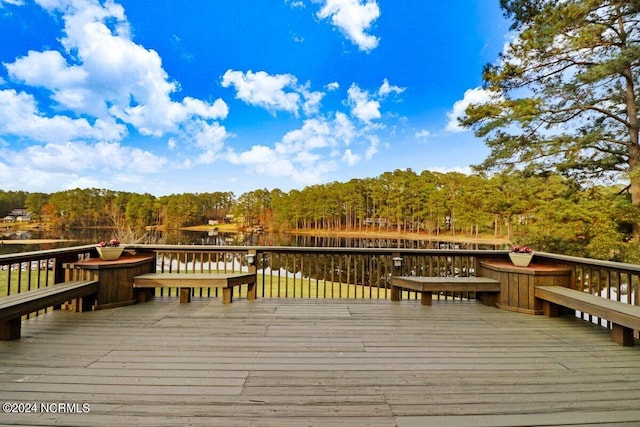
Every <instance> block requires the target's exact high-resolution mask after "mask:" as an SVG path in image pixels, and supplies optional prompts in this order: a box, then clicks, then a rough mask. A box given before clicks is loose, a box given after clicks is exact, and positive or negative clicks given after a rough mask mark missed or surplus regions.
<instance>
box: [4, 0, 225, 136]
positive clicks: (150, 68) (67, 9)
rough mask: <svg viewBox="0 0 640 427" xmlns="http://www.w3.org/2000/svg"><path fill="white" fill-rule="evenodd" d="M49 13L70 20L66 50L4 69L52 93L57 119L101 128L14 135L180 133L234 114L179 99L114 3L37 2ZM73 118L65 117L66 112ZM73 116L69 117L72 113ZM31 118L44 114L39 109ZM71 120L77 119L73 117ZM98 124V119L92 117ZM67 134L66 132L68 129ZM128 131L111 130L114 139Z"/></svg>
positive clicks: (209, 104) (13, 77) (33, 54)
mask: <svg viewBox="0 0 640 427" xmlns="http://www.w3.org/2000/svg"><path fill="white" fill-rule="evenodd" d="M37 3H38V4H39V5H40V6H42V7H43V8H45V9H47V10H48V11H49V12H51V13H53V12H61V13H62V14H63V19H62V21H61V22H64V29H63V37H62V38H61V39H60V43H61V47H62V49H61V51H54V50H48V51H42V52H35V51H30V52H29V53H28V54H27V55H26V56H23V57H21V58H17V59H16V60H15V61H14V62H13V63H9V64H4V65H5V66H6V68H7V70H8V73H9V77H10V78H11V80H13V81H17V82H20V83H23V84H25V85H27V86H31V87H38V88H43V89H45V91H48V92H49V93H50V94H51V96H50V101H51V106H50V107H51V110H55V111H59V113H58V115H57V116H53V117H50V120H51V121H55V122H59V123H67V122H70V123H74V124H76V125H80V123H81V122H80V120H81V119H75V118H76V117H80V116H82V117H86V118H87V119H86V120H85V123H86V124H87V125H88V126H89V127H91V126H95V125H98V124H102V126H101V127H100V128H99V129H97V130H94V131H93V135H90V134H91V133H92V132H90V131H88V130H82V129H80V131H79V132H78V134H77V135H75V136H69V132H66V133H64V132H63V133H61V134H58V135H56V134H55V132H52V131H50V132H47V136H46V137H45V138H44V139H43V137H42V136H38V135H34V134H33V132H32V133H27V134H25V133H23V132H20V131H19V130H16V131H14V134H15V135H17V136H20V137H23V136H26V137H31V138H34V139H38V140H41V141H48V140H50V139H52V138H56V139H57V140H58V141H60V140H68V139H74V138H76V137H86V138H93V139H96V140H99V139H100V136H101V134H102V133H103V132H104V130H105V128H104V124H105V123H109V124H110V125H111V124H116V123H117V122H120V123H119V124H117V125H116V127H119V128H122V127H123V125H122V123H124V124H127V125H130V126H132V127H134V128H135V129H136V130H137V131H138V132H139V133H140V134H142V135H153V136H164V135H165V134H167V133H173V134H181V133H183V132H184V129H188V128H189V126H188V123H189V122H190V121H192V120H193V121H198V120H209V121H214V120H218V119H223V118H225V117H226V115H227V113H228V108H227V106H226V104H225V103H224V101H222V100H220V99H218V100H216V101H214V102H207V101H202V100H197V99H193V98H188V97H187V98H184V99H183V100H181V101H174V100H172V99H171V96H172V95H173V94H175V93H176V91H177V90H178V85H177V84H176V83H175V82H172V81H170V79H169V77H168V75H167V73H166V72H165V70H164V69H163V68H162V60H161V58H160V56H159V55H158V54H157V52H155V51H153V50H150V49H146V48H144V47H143V46H140V45H138V44H136V43H134V42H133V41H132V39H131V37H130V29H129V24H128V22H127V20H126V17H125V14H124V9H123V7H122V6H121V5H119V4H116V3H114V2H105V3H104V4H101V3H100V2H98V1H97V0H73V1H68V0H37ZM63 112H65V113H66V114H69V116H68V117H65V116H64V115H63V114H65V113H63ZM67 112H68V113H67ZM32 114H33V115H34V117H33V119H34V120H36V121H37V120H38V118H42V116H43V114H42V111H38V110H37V109H36V108H34V109H33V111H32ZM70 117H74V119H71V118H70ZM91 118H93V120H92V119H91ZM67 128H68V126H67ZM125 134H126V132H124V131H122V130H118V132H115V133H114V132H111V138H114V137H116V138H117V137H118V136H119V137H120V138H122V137H124V135H125Z"/></svg>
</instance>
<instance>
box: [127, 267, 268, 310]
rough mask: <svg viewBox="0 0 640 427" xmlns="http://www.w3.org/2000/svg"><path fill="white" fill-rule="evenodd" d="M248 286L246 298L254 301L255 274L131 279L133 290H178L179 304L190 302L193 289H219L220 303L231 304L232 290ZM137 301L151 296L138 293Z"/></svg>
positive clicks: (152, 275)
mask: <svg viewBox="0 0 640 427" xmlns="http://www.w3.org/2000/svg"><path fill="white" fill-rule="evenodd" d="M244 284H247V285H248V290H247V298H248V299H250V300H254V299H256V274H255V273H147V274H141V275H138V276H135V277H134V278H133V287H134V288H135V289H145V288H146V289H151V288H179V289H180V302H181V303H187V302H190V301H191V289H193V288H221V289H222V303H223V304H230V303H231V302H233V288H234V286H239V285H244ZM137 295H138V301H139V302H144V301H146V300H147V299H149V298H151V297H152V296H153V294H149V293H145V292H138V293H137Z"/></svg>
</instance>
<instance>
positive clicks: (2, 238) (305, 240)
mask: <svg viewBox="0 0 640 427" xmlns="http://www.w3.org/2000/svg"><path fill="white" fill-rule="evenodd" d="M113 236H114V233H113V232H112V231H111V230H106V229H95V228H83V229H67V230H46V231H45V230H42V231H38V230H34V231H5V232H2V233H0V254H9V253H18V252H28V251H38V250H46V249H56V248H64V247H69V246H78V245H86V244H92V243H98V242H100V241H102V240H107V239H111V238H112V237H113ZM30 239H56V240H58V239H60V240H65V241H59V242H55V243H43V244H8V242H9V241H10V240H30ZM142 243H159V244H183V245H218V246H225V245H227V246H301V247H345V248H399V249H404V248H407V249H502V247H501V246H500V245H486V244H476V243H450V242H440V241H427V240H413V239H403V238H371V237H366V238H357V237H337V236H312V235H293V234H283V233H220V232H217V231H208V232H207V231H204V232H203V231H183V230H171V231H168V232H160V231H153V232H148V233H147V234H146V235H145V237H144V241H143V242H142Z"/></svg>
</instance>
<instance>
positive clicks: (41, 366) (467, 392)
mask: <svg viewBox="0 0 640 427" xmlns="http://www.w3.org/2000/svg"><path fill="white" fill-rule="evenodd" d="M212 300H213V301H212ZM175 301H176V300H175V299H172V298H158V299H156V300H154V301H151V302H148V303H144V304H138V305H134V306H129V307H120V308H116V309H112V310H103V311H96V312H90V313H82V314H80V315H78V314H70V313H65V312H53V313H49V314H46V315H44V316H40V317H38V318H35V319H30V320H27V321H25V322H23V339H21V340H19V341H13V342H2V343H0V360H2V361H3V362H2V364H0V401H3V402H6V401H9V402H11V401H17V402H33V401H39V402H87V403H89V404H90V408H91V411H90V412H89V413H87V414H42V413H41V414H0V424H12V423H13V424H19V423H23V424H29V425H51V424H55V423H57V424H63V425H70V426H83V425H86V426H89V425H106V426H110V425H112V426H116V425H118V426H119V425H139V426H147V425H159V426H168V425H212V426H222V425H224V426H246V425H260V426H298V425H314V426H362V425H371V426H396V425H398V426H401V427H402V426H414V425H416V426H417V425H419V426H423V425H438V426H440V425H443V426H446V425H455V426H464V425H474V426H477V425H492V426H508V425H554V426H561V425H574V424H576V423H577V424H580V423H583V424H588V423H593V424H597V423H609V424H615V423H623V422H627V423H640V410H639V409H638V406H637V402H638V399H640V347H638V346H636V347H621V346H618V345H616V344H614V343H612V342H611V341H610V337H609V333H608V332H607V331H606V330H605V329H603V328H599V327H597V326H594V325H589V324H588V323H586V322H583V321H581V320H579V319H573V318H568V317H563V318H546V317H542V316H529V315H526V314H520V313H513V312H506V311H501V310H498V309H496V308H494V307H487V306H484V305H482V304H480V303H477V302H458V301H456V302H452V301H447V302H443V303H439V302H437V301H434V304H433V307H432V308H431V309H429V310H423V307H421V306H420V305H419V303H416V301H405V302H401V303H394V304H391V303H390V302H389V301H384V300H382V301H362V300H358V301H355V300H277V299H261V300H260V301H258V302H257V303H256V302H255V301H247V300H238V301H236V303H234V304H232V305H230V306H221V305H220V304H219V303H217V302H216V301H215V298H212V299H209V298H194V299H193V300H192V303H191V304H189V305H179V304H175Z"/></svg>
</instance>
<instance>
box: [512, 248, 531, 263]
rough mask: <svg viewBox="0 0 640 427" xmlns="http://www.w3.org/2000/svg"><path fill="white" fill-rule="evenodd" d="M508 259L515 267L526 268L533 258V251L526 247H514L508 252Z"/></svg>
mask: <svg viewBox="0 0 640 427" xmlns="http://www.w3.org/2000/svg"><path fill="white" fill-rule="evenodd" d="M509 258H511V262H512V263H513V265H515V266H516V267H528V266H529V263H530V262H531V259H532V258H533V251H532V250H531V248H530V247H528V246H520V245H516V246H514V247H513V248H512V249H511V252H509Z"/></svg>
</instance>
